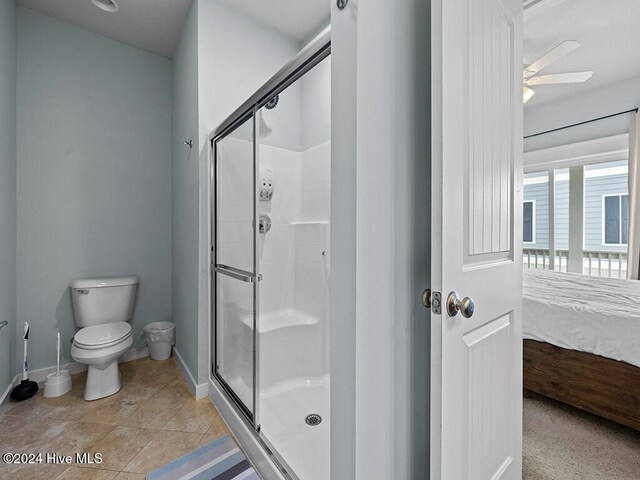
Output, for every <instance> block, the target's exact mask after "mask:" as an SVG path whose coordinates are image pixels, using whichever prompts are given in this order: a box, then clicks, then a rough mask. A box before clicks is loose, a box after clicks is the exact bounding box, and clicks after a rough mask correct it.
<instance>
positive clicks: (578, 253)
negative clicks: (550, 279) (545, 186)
mask: <svg viewBox="0 0 640 480" xmlns="http://www.w3.org/2000/svg"><path fill="white" fill-rule="evenodd" d="M583 251H584V167H582V166H579V167H571V168H570V169H569V260H568V268H567V270H568V271H569V272H574V273H582V256H583Z"/></svg>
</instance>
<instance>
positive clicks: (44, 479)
mask: <svg viewBox="0 0 640 480" xmlns="http://www.w3.org/2000/svg"><path fill="white" fill-rule="evenodd" d="M66 469H67V465H47V464H40V465H33V464H32V465H19V466H17V467H15V468H12V469H10V470H8V471H2V470H0V478H2V480H50V479H52V478H56V477H58V476H59V475H60V474H61V473H62V472H64V471H65V470H66Z"/></svg>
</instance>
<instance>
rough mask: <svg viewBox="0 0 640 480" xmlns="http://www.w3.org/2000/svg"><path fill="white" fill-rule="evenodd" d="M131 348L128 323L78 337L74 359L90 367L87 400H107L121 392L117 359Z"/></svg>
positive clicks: (83, 332)
mask: <svg viewBox="0 0 640 480" xmlns="http://www.w3.org/2000/svg"><path fill="white" fill-rule="evenodd" d="M114 327H115V328H114ZM132 345H133V335H132V333H131V325H129V324H128V323H125V322H118V323H107V324H105V325H96V326H93V327H86V328H83V329H81V330H80V331H79V332H78V333H77V334H76V336H75V337H74V338H73V345H72V346H71V356H72V357H73V359H74V360H75V361H76V362H78V363H82V364H85V365H87V366H88V371H87V384H86V386H85V391H84V399H85V400H89V401H90V400H97V399H99V398H103V397H108V396H109V395H113V394H114V393H117V392H118V391H119V390H120V387H121V385H120V372H119V371H118V359H119V358H120V357H121V356H122V355H123V354H124V353H125V352H126V351H127V350H129V349H130V348H131V346H132Z"/></svg>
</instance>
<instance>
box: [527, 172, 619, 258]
mask: <svg viewBox="0 0 640 480" xmlns="http://www.w3.org/2000/svg"><path fill="white" fill-rule="evenodd" d="M625 165H627V162H626V161H621V162H611V163H607V164H606V165H604V164H598V165H590V166H586V167H585V174H586V173H587V172H588V171H590V170H596V169H600V168H603V167H606V168H610V167H618V166H625ZM566 173H568V169H562V170H557V171H556V177H558V176H560V175H562V174H566ZM539 176H540V174H539V173H538V174H527V175H525V178H534V177H539ZM555 191H556V200H555V206H556V212H555V220H556V250H568V248H569V221H570V219H569V181H568V180H562V181H557V182H556V186H555ZM627 192H628V180H627V175H625V174H620V175H608V176H603V177H595V178H586V179H585V190H584V196H585V198H584V248H585V250H595V251H605V252H626V251H627V247H626V246H624V245H623V246H611V245H608V246H605V245H603V243H604V242H603V232H602V215H603V204H602V196H603V195H613V194H626V193H627ZM524 200H525V201H527V200H535V203H536V242H535V243H534V244H525V245H524V247H525V248H542V249H544V248H549V225H548V218H549V214H548V210H549V187H548V183H538V184H534V185H525V186H524Z"/></svg>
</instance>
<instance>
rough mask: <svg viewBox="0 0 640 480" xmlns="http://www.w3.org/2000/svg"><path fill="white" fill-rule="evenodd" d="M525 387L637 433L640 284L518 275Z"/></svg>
mask: <svg viewBox="0 0 640 480" xmlns="http://www.w3.org/2000/svg"><path fill="white" fill-rule="evenodd" d="M523 307H524V308H523V311H524V325H523V336H524V344H523V354H524V362H523V364H524V388H525V392H535V393H538V394H541V395H544V396H547V397H550V398H554V399H556V400H559V401H561V402H564V403H567V404H569V405H573V406H575V407H578V408H580V409H583V410H586V411H589V412H591V413H594V414H596V415H600V416H602V417H605V418H608V419H610V420H613V421H615V422H618V423H621V424H623V425H627V426H629V427H632V428H635V429H638V430H640V281H634V280H620V279H612V278H599V277H588V276H583V275H578V274H572V273H561V272H550V271H545V270H525V274H524V300H523Z"/></svg>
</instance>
